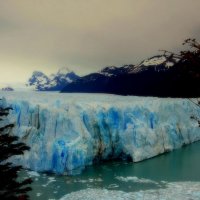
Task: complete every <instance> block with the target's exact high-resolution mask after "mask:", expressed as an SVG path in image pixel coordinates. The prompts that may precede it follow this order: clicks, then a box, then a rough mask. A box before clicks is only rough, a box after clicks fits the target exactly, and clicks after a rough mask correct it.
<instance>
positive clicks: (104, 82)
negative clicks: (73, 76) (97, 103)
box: [62, 65, 134, 93]
mask: <svg viewBox="0 0 200 200" xmlns="http://www.w3.org/2000/svg"><path fill="white" fill-rule="evenodd" d="M133 68H134V65H124V66H122V67H115V66H111V67H105V68H104V69H102V70H101V71H99V72H96V73H91V74H89V75H86V76H83V77H80V78H79V79H77V80H76V81H74V82H72V83H70V84H68V85H67V86H65V87H64V88H63V90H62V92H88V93H90V92H91V93H92V92H94V93H95V92H99V93H101V92H102V93H107V91H108V90H109V88H107V87H108V84H109V81H110V80H111V79H113V78H115V77H118V76H120V75H123V74H127V73H130V72H131V71H132V70H133Z"/></svg>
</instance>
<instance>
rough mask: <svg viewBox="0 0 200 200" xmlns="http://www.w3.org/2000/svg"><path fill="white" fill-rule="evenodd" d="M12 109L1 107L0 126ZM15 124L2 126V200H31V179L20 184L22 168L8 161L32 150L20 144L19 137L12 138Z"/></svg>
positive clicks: (0, 167) (0, 165)
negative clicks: (29, 193) (19, 173)
mask: <svg viewBox="0 0 200 200" xmlns="http://www.w3.org/2000/svg"><path fill="white" fill-rule="evenodd" d="M10 109H12V108H2V107H0V124H5V123H3V122H5V119H6V117H7V116H8V114H9V110H10ZM13 127H14V124H6V125H1V126H0V199H2V200H15V199H17V200H26V199H29V196H28V195H27V192H28V191H30V190H31V188H30V187H29V186H28V185H29V184H31V182H32V180H31V179H25V180H23V181H22V182H19V181H18V180H17V179H18V172H19V171H20V170H21V169H22V167H21V166H15V165H13V164H12V163H11V162H9V161H8V159H9V158H11V157H12V156H15V155H22V154H23V153H24V151H27V150H29V149H30V148H29V147H28V146H26V144H24V143H22V142H18V137H17V136H12V135H11V131H12V128H13Z"/></svg>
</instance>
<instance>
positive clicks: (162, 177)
mask: <svg viewBox="0 0 200 200" xmlns="http://www.w3.org/2000/svg"><path fill="white" fill-rule="evenodd" d="M199 153H200V142H196V143H193V144H191V145H189V146H185V147H183V148H182V149H178V150H175V151H173V152H170V153H167V154H164V155H160V156H157V157H155V158H152V159H149V160H145V161H142V162H139V163H131V162H125V161H124V162H108V163H101V164H97V165H94V166H89V167H87V168H86V169H85V170H84V171H83V172H82V174H79V175H75V176H57V175H48V174H38V173H34V172H28V171H23V172H21V178H23V177H32V179H33V181H34V182H33V184H32V188H33V191H32V192H30V196H31V199H38V200H44V199H60V198H61V197H63V196H64V195H66V194H69V193H71V192H77V191H79V193H78V195H79V198H77V196H76V195H75V196H73V195H72V196H68V197H67V198H66V199H93V198H94V196H95V195H96V197H97V199H98V194H97V193H98V192H100V194H101V195H104V196H102V199H103V198H104V199H105V198H106V199H135V198H131V197H128V196H127V195H129V193H130V194H131V192H137V191H140V193H133V194H134V195H135V194H137V195H138V198H136V199H148V198H144V196H143V198H142V196H141V191H147V192H148V191H149V190H150V191H151V190H153V191H154V192H155V191H159V190H160V189H163V190H161V192H160V193H159V195H160V198H158V197H157V196H154V197H155V199H162V198H163V196H162V191H166V192H168V193H170V194H171V192H170V191H172V192H175V193H176V192H178V191H179V189H180V191H181V192H180V193H184V192H186V190H188V191H187V194H186V195H188V198H186V197H187V196H185V195H184V196H181V194H180V195H179V194H178V196H177V198H179V197H180V199H200V159H199V158H200V157H199ZM178 183H180V185H179V184H178ZM170 184H171V185H170ZM194 184H195V186H194ZM169 185H170V187H171V189H170V190H169V189H167V190H165V188H168V187H169ZM191 185H192V189H194V188H195V189H194V191H193V190H192V189H191V188H190V187H191ZM176 186H177V188H175V187H176ZM173 188H174V189H173ZM80 191H87V192H88V191H89V194H86V196H84V195H85V193H84V192H80ZM119 191H120V193H119ZM198 191H199V192H198ZM91 192H93V196H87V195H90V194H91ZM109 192H112V193H109ZM190 192H191V194H192V195H193V196H191V197H190V195H191V194H190ZM115 194H119V196H118V197H119V198H116V197H115V198H114V195H115ZM170 194H166V197H167V196H168V197H169V195H170ZM109 195H113V198H112V197H111V196H109ZM120 195H121V196H120ZM123 195H125V196H123ZM149 195H153V193H152V192H151V194H149ZM149 195H148V196H149ZM163 195H165V194H163ZM173 196H174V194H173ZM140 197H141V198H140ZM174 198H175V197H174ZM99 199H101V198H99ZM150 199H154V198H153V196H152V198H150ZM163 199H165V198H163ZM166 199H168V198H166ZM169 199H170V197H169ZM175 199H176V198H175Z"/></svg>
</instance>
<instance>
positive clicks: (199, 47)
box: [162, 38, 200, 79]
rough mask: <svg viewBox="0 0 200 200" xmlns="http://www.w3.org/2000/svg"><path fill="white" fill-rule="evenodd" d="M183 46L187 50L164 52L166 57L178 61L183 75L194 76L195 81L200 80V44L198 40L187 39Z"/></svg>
mask: <svg viewBox="0 0 200 200" xmlns="http://www.w3.org/2000/svg"><path fill="white" fill-rule="evenodd" d="M183 45H187V50H183V51H180V52H179V53H173V52H170V51H166V50H162V51H163V52H164V55H165V56H166V57H167V58H168V60H171V59H178V60H179V65H180V66H181V68H182V73H183V74H184V73H186V75H189V76H192V77H193V78H194V79H199V78H200V43H199V42H197V40H196V39H190V38H189V39H186V40H185V41H184V42H183Z"/></svg>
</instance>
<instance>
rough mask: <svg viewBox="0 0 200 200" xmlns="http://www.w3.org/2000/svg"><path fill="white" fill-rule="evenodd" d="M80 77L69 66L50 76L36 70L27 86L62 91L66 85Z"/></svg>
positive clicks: (42, 89)
mask: <svg viewBox="0 0 200 200" xmlns="http://www.w3.org/2000/svg"><path fill="white" fill-rule="evenodd" d="M77 78H79V76H77V75H76V74H75V73H74V72H72V71H70V70H69V69H68V68H61V69H60V70H58V72H57V73H56V74H51V75H50V76H49V77H48V76H47V75H45V74H44V73H43V72H39V71H34V72H33V74H32V76H31V77H30V78H29V80H28V83H27V86H28V87H32V88H33V89H34V90H38V91H60V90H61V89H62V88H63V87H64V86H66V85H67V84H69V83H71V82H73V81H74V80H76V79H77Z"/></svg>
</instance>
